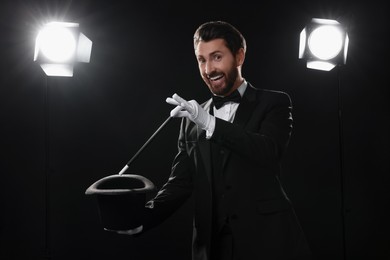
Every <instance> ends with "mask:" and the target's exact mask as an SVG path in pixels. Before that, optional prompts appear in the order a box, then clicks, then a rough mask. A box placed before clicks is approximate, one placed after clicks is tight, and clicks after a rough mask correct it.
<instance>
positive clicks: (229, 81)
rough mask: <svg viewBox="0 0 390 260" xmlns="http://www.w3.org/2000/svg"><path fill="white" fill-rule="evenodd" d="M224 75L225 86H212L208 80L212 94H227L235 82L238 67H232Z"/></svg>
mask: <svg viewBox="0 0 390 260" xmlns="http://www.w3.org/2000/svg"><path fill="white" fill-rule="evenodd" d="M225 76H226V86H225V87H224V88H214V87H213V85H212V83H211V82H210V81H208V85H209V88H210V90H211V92H213V94H215V95H218V96H225V95H227V94H228V93H229V92H230V91H231V90H232V88H233V87H234V83H235V82H236V79H237V76H238V69H237V68H236V67H233V68H232V69H231V70H230V71H229V72H228V73H227V74H225Z"/></svg>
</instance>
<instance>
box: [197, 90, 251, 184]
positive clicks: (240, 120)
mask: <svg viewBox="0 0 390 260" xmlns="http://www.w3.org/2000/svg"><path fill="white" fill-rule="evenodd" d="M255 101H256V90H255V89H254V88H253V86H252V85H250V84H249V83H248V87H247V89H246V90H245V93H244V96H243V97H242V100H241V102H240V105H239V106H238V108H237V111H236V115H235V117H234V122H233V123H234V124H238V125H240V126H242V127H245V125H246V124H247V122H248V120H249V119H250V117H251V115H252V111H253V109H254V108H255V106H256V102H255ZM211 102H212V99H209V100H208V101H206V102H205V103H204V106H203V108H204V109H205V110H206V111H210V109H212V106H211ZM197 135H198V146H199V152H200V154H201V157H202V160H203V163H204V166H205V169H206V173H207V177H208V179H209V181H210V182H211V174H212V168H211V165H212V163H211V144H210V141H209V140H207V139H206V131H204V130H202V129H200V128H199V127H198V128H197ZM230 153H231V151H230V150H227V152H226V153H225V155H224V157H223V158H222V167H223V168H222V169H224V168H225V165H226V162H227V159H228V158H229V156H230Z"/></svg>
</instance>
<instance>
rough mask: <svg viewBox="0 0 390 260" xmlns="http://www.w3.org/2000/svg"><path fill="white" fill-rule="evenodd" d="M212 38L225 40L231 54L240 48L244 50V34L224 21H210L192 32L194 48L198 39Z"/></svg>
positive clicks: (208, 39)
mask: <svg viewBox="0 0 390 260" xmlns="http://www.w3.org/2000/svg"><path fill="white" fill-rule="evenodd" d="M214 39H223V40H225V43H226V47H228V49H229V50H230V51H231V52H232V53H233V54H237V52H238V50H239V49H240V48H244V52H245V51H246V41H245V38H244V36H243V35H242V34H241V32H240V31H238V30H237V29H236V28H235V27H234V26H233V25H231V24H229V23H227V22H224V21H211V22H206V23H204V24H202V25H200V26H199V27H198V29H196V31H195V34H194V48H196V46H197V45H198V43H199V42H200V41H204V42H208V41H211V40H214Z"/></svg>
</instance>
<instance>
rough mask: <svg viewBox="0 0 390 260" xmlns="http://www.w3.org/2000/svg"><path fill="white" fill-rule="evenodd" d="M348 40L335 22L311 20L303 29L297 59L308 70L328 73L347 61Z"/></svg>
mask: <svg viewBox="0 0 390 260" xmlns="http://www.w3.org/2000/svg"><path fill="white" fill-rule="evenodd" d="M348 43H349V38H348V34H347V32H346V31H345V30H344V28H343V27H342V26H341V24H340V23H339V22H338V21H336V20H329V19H319V18H313V19H312V20H311V22H310V23H309V24H308V25H307V26H306V27H305V28H303V30H302V31H301V34H300V41H299V58H300V59H305V60H306V62H307V63H306V66H307V68H310V69H317V70H324V71H330V70H332V69H333V68H334V67H335V66H337V65H343V64H345V63H346V61H347V52H348Z"/></svg>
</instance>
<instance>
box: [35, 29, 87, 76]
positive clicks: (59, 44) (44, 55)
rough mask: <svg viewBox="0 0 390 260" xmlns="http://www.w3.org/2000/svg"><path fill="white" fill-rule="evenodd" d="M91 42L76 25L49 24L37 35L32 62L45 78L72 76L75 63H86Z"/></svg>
mask: <svg viewBox="0 0 390 260" xmlns="http://www.w3.org/2000/svg"><path fill="white" fill-rule="evenodd" d="M91 50H92V41H91V40H90V39H88V38H87V37H86V36H85V35H84V34H82V33H81V32H80V31H79V24H78V23H66V22H50V23H47V24H46V25H45V26H44V27H43V28H42V29H41V30H40V31H39V33H38V35H37V38H36V41H35V53H34V61H37V62H39V63H40V65H41V67H42V69H43V71H44V72H45V73H46V75H47V76H63V77H72V76H73V66H74V63H75V62H84V63H88V62H89V61H90V57H91Z"/></svg>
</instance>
